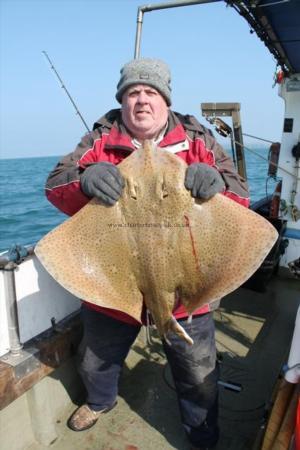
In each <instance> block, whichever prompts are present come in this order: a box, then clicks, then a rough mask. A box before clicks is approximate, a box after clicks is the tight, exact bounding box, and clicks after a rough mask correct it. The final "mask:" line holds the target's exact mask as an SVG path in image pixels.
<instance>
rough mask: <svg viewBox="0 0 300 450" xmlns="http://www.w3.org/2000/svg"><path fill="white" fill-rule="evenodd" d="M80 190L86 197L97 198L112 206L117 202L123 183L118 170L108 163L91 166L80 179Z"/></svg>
mask: <svg viewBox="0 0 300 450" xmlns="http://www.w3.org/2000/svg"><path fill="white" fill-rule="evenodd" d="M80 183H81V189H82V191H83V192H84V193H85V194H86V195H87V196H88V197H97V198H98V199H100V200H101V201H102V202H103V203H105V204H106V205H109V206H112V205H114V204H115V203H116V201H118V200H119V198H120V196H121V194H122V189H123V188H124V185H125V182H124V178H123V177H122V175H121V173H120V170H119V169H118V167H117V166H115V165H114V164H111V163H109V162H100V163H96V164H93V165H91V166H89V167H87V168H86V169H85V171H84V172H83V173H82V175H81V177H80Z"/></svg>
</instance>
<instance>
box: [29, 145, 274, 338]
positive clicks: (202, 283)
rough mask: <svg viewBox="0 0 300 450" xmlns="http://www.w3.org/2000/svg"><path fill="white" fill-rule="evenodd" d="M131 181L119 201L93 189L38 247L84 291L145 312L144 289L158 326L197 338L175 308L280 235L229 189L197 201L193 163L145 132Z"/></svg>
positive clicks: (257, 260) (212, 294)
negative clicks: (188, 177)
mask: <svg viewBox="0 0 300 450" xmlns="http://www.w3.org/2000/svg"><path fill="white" fill-rule="evenodd" d="M118 167H119V168H120V170H121V172H122V174H123V176H124V178H125V181H126V186H125V188H124V191H123V194H122V197H121V198H120V200H119V201H118V202H117V203H116V205H115V206H112V207H107V206H104V205H102V204H101V202H100V201H99V200H97V199H92V200H91V201H90V202H89V203H88V204H87V205H86V206H85V207H84V208H82V209H81V210H80V211H79V212H78V213H77V214H75V215H74V216H73V217H71V218H70V219H68V220H67V221H66V222H64V223H63V224H62V225H60V226H58V227H57V228H55V229H54V230H53V231H51V232H50V233H48V234H47V235H46V236H45V237H44V238H43V239H42V240H41V241H40V242H39V243H38V244H37V246H36V248H35V252H36V255H37V256H38V258H39V259H40V261H41V262H42V264H43V265H44V266H45V268H46V269H47V270H48V271H49V273H50V274H51V275H52V276H53V277H54V278H55V279H56V280H57V281H58V282H59V283H60V284H61V285H62V286H63V287H65V288H66V289H67V290H69V291H70V292H71V293H73V294H74V295H75V296H77V297H79V298H82V299H86V300H88V301H89V302H91V303H94V304H97V305H101V306H103V307H106V308H114V309H117V310H120V311H122V312H125V313H127V314H129V315H130V316H132V317H134V318H135V319H136V320H138V321H140V320H141V311H142V304H143V299H144V301H145V303H146V306H147V308H148V309H149V310H150V312H151V314H152V316H153V318H154V321H155V324H156V326H157V329H158V331H159V333H160V334H161V335H163V336H166V335H167V333H168V332H169V331H173V332H175V333H177V334H178V335H180V336H181V337H182V338H183V339H185V340H186V341H187V342H189V343H192V340H191V339H190V337H189V336H188V335H186V333H185V332H184V331H183V329H182V328H181V326H180V325H179V324H178V323H177V322H176V320H175V319H174V318H173V316H172V310H173V309H174V305H175V303H176V300H175V298H176V299H178V298H180V299H181V302H182V303H183V304H184V306H185V308H186V310H187V312H188V313H189V314H192V313H193V311H195V309H197V308H198V307H200V306H201V305H204V304H206V303H209V302H212V301H214V300H216V299H220V298H222V297H223V296H224V295H226V294H228V293H230V292H231V291H233V290H235V289H236V288H238V287H239V286H240V285H241V284H242V283H243V282H245V281H246V280H247V279H248V278H249V277H250V276H251V275H252V274H253V273H254V272H255V270H256V269H257V268H258V267H259V266H260V264H261V263H262V261H263V260H264V258H265V257H266V255H267V254H268V252H269V251H270V249H271V248H272V246H273V244H274V243H275V241H276V239H277V232H276V230H275V228H274V227H273V226H272V225H271V224H270V223H269V222H268V221H267V220H265V219H264V218H262V217H261V216H259V215H258V214H256V213H254V212H253V211H251V210H248V209H247V208H245V207H243V206H240V205H239V204H237V203H236V202H234V201H233V200H230V199H228V198H226V197H225V196H223V195H221V194H217V195H215V196H214V197H213V198H212V199H210V200H209V201H205V202H204V201H203V202H201V201H198V200H197V201H196V200H195V199H193V198H192V197H191V195H190V192H189V191H187V190H186V189H185V187H184V177H185V171H186V167H187V165H186V163H185V162H184V161H182V160H181V159H180V158H178V157H177V156H175V155H173V154H171V153H169V152H167V151H165V150H162V149H157V148H156V147H155V146H152V144H151V143H150V142H148V141H147V142H145V144H144V146H143V148H141V149H139V150H136V151H134V152H133V153H132V154H131V155H130V156H129V157H128V158H126V159H125V160H124V161H123V162H122V163H121V164H119V166H118Z"/></svg>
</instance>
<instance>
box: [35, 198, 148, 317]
mask: <svg viewBox="0 0 300 450" xmlns="http://www.w3.org/2000/svg"><path fill="white" fill-rule="evenodd" d="M35 253H36V255H37V257H38V258H39V259H40V261H41V263H42V264H43V265H44V266H45V268H46V269H47V270H48V272H49V273H50V274H51V275H52V276H53V278H55V280H56V281H58V282H59V283H60V284H61V285H62V286H63V287H64V288H66V289H67V290H69V291H70V292H71V293H72V294H74V295H75V296H77V297H79V298H81V299H84V300H87V301H89V302H91V303H94V304H96V305H100V306H104V307H106V308H113V309H117V310H120V311H122V312H124V313H126V314H129V315H130V316H132V317H134V318H135V319H136V320H138V321H140V319H141V310H142V301H143V300H142V294H141V293H140V291H139V290H138V288H137V284H136V280H135V276H134V274H133V272H132V269H131V263H130V256H131V254H130V247H129V243H128V239H127V229H126V227H125V226H124V225H123V224H122V214H121V211H120V207H119V205H118V204H116V205H115V206H112V207H105V206H103V205H101V204H100V202H98V200H96V199H93V200H91V201H90V202H89V203H88V204H87V205H86V206H85V207H83V208H82V209H81V210H80V211H79V212H78V213H77V214H75V215H74V216H73V217H71V218H70V219H68V220H67V221H66V222H64V223H63V224H62V225H59V226H58V227H57V228H55V229H54V230H53V231H51V232H50V233H48V234H47V235H46V236H45V237H44V238H43V239H41V241H39V243H38V244H37V246H36V248H35Z"/></svg>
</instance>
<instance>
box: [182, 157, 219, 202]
mask: <svg viewBox="0 0 300 450" xmlns="http://www.w3.org/2000/svg"><path fill="white" fill-rule="evenodd" d="M184 185H185V187H186V188H187V189H188V190H190V191H191V192H192V196H193V197H195V198H202V199H204V200H208V199H209V198H211V197H213V196H214V195H215V194H217V192H222V191H223V190H224V188H225V183H224V181H223V178H222V177H221V175H220V174H219V172H218V171H217V170H216V169H214V168H213V167H210V166H208V165H207V164H204V163H194V164H191V165H190V166H189V167H188V168H187V170H186V174H185V182H184Z"/></svg>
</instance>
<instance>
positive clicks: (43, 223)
mask: <svg viewBox="0 0 300 450" xmlns="http://www.w3.org/2000/svg"><path fill="white" fill-rule="evenodd" d="M254 150H255V152H257V153H259V154H260V155H261V156H263V157H264V158H267V156H268V148H267V147H256V148H254ZM227 151H228V153H229V154H230V151H229V150H227ZM245 157H246V165H247V176H248V184H249V187H250V196H251V202H252V203H253V202H255V201H257V200H259V199H260V198H262V197H264V196H266V195H267V194H270V193H272V191H273V189H274V180H272V179H270V178H268V177H267V170H268V163H267V161H265V160H263V159H261V158H259V157H257V156H256V155H254V154H252V153H250V152H246V153H245ZM60 159H61V156H49V157H42V158H40V157H35V158H19V159H0V252H4V251H7V250H9V249H10V248H11V247H12V246H13V245H15V244H18V245H26V246H27V245H29V246H31V245H34V244H35V243H36V242H38V241H39V239H41V238H42V237H43V236H44V235H45V234H46V233H48V232H49V231H50V230H52V229H53V228H54V227H56V226H57V225H59V224H60V223H62V222H63V221H64V220H66V219H67V216H66V215H65V214H63V213H61V212H60V211H59V210H57V209H56V208H55V207H54V206H53V205H52V204H50V203H49V202H48V201H47V199H46V197H45V192H44V186H45V182H46V179H47V176H48V174H49V172H50V171H51V170H52V169H53V168H54V166H55V165H56V164H57V162H58V161H59V160H60Z"/></svg>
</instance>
